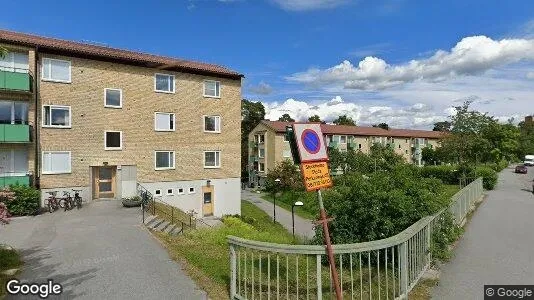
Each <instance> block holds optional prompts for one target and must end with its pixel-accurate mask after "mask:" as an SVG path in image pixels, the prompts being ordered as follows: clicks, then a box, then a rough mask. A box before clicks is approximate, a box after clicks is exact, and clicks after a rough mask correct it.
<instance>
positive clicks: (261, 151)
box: [258, 148, 265, 158]
mask: <svg viewBox="0 0 534 300" xmlns="http://www.w3.org/2000/svg"><path fill="white" fill-rule="evenodd" d="M258 157H259V158H264V157H265V149H261V148H260V149H258Z"/></svg>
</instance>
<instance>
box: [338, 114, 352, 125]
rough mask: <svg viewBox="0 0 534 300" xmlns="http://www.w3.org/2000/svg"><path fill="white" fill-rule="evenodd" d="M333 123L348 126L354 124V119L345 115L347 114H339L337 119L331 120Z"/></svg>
mask: <svg viewBox="0 0 534 300" xmlns="http://www.w3.org/2000/svg"><path fill="white" fill-rule="evenodd" d="M333 123H334V124H336V125H350V126H356V123H355V122H354V120H353V119H352V118H351V117H349V116H347V115H341V116H339V117H338V118H337V119H335V120H334V121H333Z"/></svg>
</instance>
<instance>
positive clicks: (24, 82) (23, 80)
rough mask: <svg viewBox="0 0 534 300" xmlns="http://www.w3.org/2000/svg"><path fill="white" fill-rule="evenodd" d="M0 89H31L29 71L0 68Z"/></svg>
mask: <svg viewBox="0 0 534 300" xmlns="http://www.w3.org/2000/svg"><path fill="white" fill-rule="evenodd" d="M0 90H11V91H22V92H30V91H31V76H30V74H29V73H19V72H13V71H3V70H0Z"/></svg>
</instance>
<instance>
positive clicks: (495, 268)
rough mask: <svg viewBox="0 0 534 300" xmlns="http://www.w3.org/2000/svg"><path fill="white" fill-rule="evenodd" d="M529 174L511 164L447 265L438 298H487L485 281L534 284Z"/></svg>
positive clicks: (532, 198)
mask: <svg viewBox="0 0 534 300" xmlns="http://www.w3.org/2000/svg"><path fill="white" fill-rule="evenodd" d="M533 177H534V168H532V167H530V168H529V174H527V175H522V174H514V173H513V170H512V169H505V170H504V171H503V172H502V173H501V174H500V176H499V183H498V185H497V188H496V189H495V190H493V191H490V192H489V193H488V197H487V198H486V200H485V201H484V202H483V203H482V204H481V205H480V206H479V208H478V209H477V211H476V212H475V214H474V215H473V217H472V219H471V221H470V223H468V224H467V226H466V232H465V234H464V236H463V237H462V239H461V240H460V242H459V243H458V245H457V247H456V249H455V250H454V257H453V258H452V259H451V261H450V262H448V263H446V264H445V265H444V266H443V267H442V270H441V271H442V272H441V275H440V280H439V286H438V287H436V288H434V290H433V291H432V299H484V285H485V284H486V285H497V284H509V285H512V284H534V195H533V194H532V192H531V181H532V178H533Z"/></svg>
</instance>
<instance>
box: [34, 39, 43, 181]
mask: <svg viewBox="0 0 534 300" xmlns="http://www.w3.org/2000/svg"><path fill="white" fill-rule="evenodd" d="M34 60H35V63H34V66H33V68H34V70H33V74H34V75H33V94H34V95H35V113H34V122H33V124H34V126H35V130H34V132H35V166H34V168H35V171H34V186H35V188H37V189H39V188H40V186H41V182H40V181H41V180H40V175H39V174H40V173H39V163H40V159H39V145H40V140H39V122H38V120H39V118H38V115H39V103H38V102H39V74H38V70H39V46H36V47H35V59H34Z"/></svg>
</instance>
